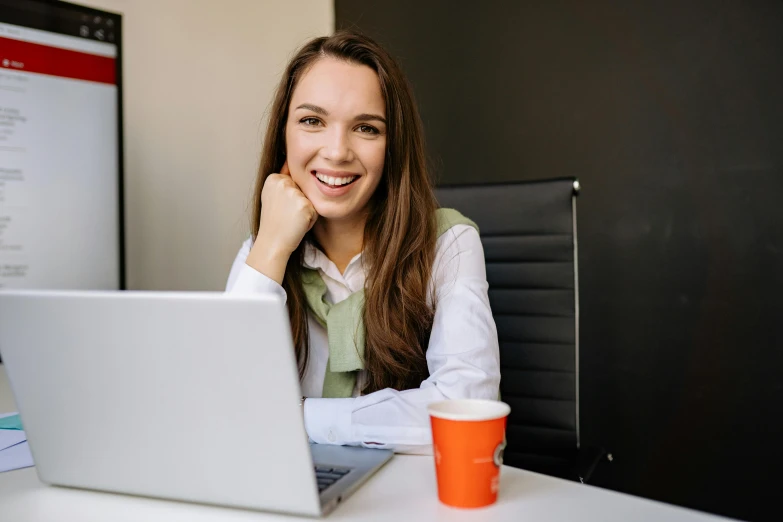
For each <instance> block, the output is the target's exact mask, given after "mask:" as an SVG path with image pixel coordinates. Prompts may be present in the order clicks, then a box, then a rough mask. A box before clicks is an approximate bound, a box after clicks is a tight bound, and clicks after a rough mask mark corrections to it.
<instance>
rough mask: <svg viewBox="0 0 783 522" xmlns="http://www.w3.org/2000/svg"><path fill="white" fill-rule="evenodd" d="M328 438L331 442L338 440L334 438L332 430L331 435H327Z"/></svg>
mask: <svg viewBox="0 0 783 522" xmlns="http://www.w3.org/2000/svg"><path fill="white" fill-rule="evenodd" d="M326 438H327V439H329V442H334V441H335V440H337V437H335V436H334V432H333V431H332V430H329V435H327V436H326Z"/></svg>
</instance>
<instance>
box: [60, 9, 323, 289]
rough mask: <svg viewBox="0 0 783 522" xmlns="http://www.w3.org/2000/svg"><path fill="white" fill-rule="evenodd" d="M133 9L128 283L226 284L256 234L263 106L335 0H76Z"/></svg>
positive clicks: (128, 82)
mask: <svg viewBox="0 0 783 522" xmlns="http://www.w3.org/2000/svg"><path fill="white" fill-rule="evenodd" d="M75 1H78V2H80V3H83V4H85V5H90V6H93V7H96V8H99V9H105V10H108V11H114V12H119V13H122V14H123V15H124V16H123V30H124V37H123V46H124V48H123V49H124V50H123V52H124V68H123V71H124V88H125V92H124V115H125V202H126V209H125V217H126V221H125V230H126V264H127V284H128V288H129V289H139V290H221V289H223V287H224V285H225V281H226V278H227V276H228V270H229V268H230V267H231V262H232V261H233V259H234V256H235V255H236V252H237V250H238V249H239V246H240V244H241V243H242V241H243V240H244V239H245V238H247V236H248V234H249V221H248V211H247V210H248V203H249V200H250V191H251V188H252V185H253V180H254V176H255V170H256V166H257V163H258V154H259V151H260V146H261V140H262V138H263V127H262V118H263V114H264V110H265V109H266V107H267V105H268V103H269V102H270V100H271V95H272V90H273V88H274V86H275V85H276V82H277V81H278V79H279V75H280V73H281V72H282V70H283V68H284V66H285V64H286V61H287V59H288V58H289V57H290V56H291V55H292V53H293V52H294V50H295V49H296V48H297V47H298V46H299V45H301V44H302V43H304V42H305V41H306V40H307V39H309V38H310V37H313V36H318V35H323V34H328V33H330V32H331V31H332V30H333V27H334V7H333V2H332V0H284V1H283V0H277V1H275V0H75Z"/></svg>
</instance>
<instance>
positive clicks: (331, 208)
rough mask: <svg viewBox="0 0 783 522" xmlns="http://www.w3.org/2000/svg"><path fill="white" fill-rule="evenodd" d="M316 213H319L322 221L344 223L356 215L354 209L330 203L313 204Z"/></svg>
mask: <svg viewBox="0 0 783 522" xmlns="http://www.w3.org/2000/svg"><path fill="white" fill-rule="evenodd" d="M313 207H314V208H315V211H316V212H318V216H319V218H321V219H329V220H335V221H342V220H345V219H350V218H351V216H352V215H354V214H356V213H355V212H353V209H351V208H346V206H345V205H334V204H329V203H313Z"/></svg>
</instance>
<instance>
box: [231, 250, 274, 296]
mask: <svg viewBox="0 0 783 522" xmlns="http://www.w3.org/2000/svg"><path fill="white" fill-rule="evenodd" d="M252 248H253V240H252V239H248V240H247V241H245V242H244V243H242V248H240V249H239V252H238V253H237V257H236V258H234V264H233V265H232V266H231V272H230V273H229V275H228V282H227V283H226V293H229V294H238V295H270V294H271V295H276V296H278V297H280V298H281V299H282V300H283V302H285V301H286V293H285V290H284V289H283V287H282V286H280V284H279V283H278V282H277V281H274V280H273V279H271V278H269V277H267V276H265V275H264V274H262V273H261V272H259V271H258V270H256V269H255V268H253V267H251V266H250V265H248V264H247V257H248V255H250V251H251V250H252Z"/></svg>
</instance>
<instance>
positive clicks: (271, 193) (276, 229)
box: [246, 162, 318, 284]
mask: <svg viewBox="0 0 783 522" xmlns="http://www.w3.org/2000/svg"><path fill="white" fill-rule="evenodd" d="M317 220H318V213H317V212H316V211H315V208H314V207H313V204H312V203H310V200H309V199H307V197H306V196H305V195H304V194H303V193H302V191H301V190H299V187H298V186H297V185H296V183H294V180H293V179H292V178H291V172H290V171H289V170H288V162H286V163H285V164H284V165H283V168H281V169H280V173H279V174H270V175H269V176H267V178H266V181H265V182H264V188H263V189H262V190H261V220H260V222H259V226H258V236H257V237H256V240H255V242H254V243H253V248H252V249H251V250H250V255H248V257H247V261H246V263H247V264H248V265H249V266H251V267H252V268H255V269H256V270H258V271H259V272H261V273H262V274H264V275H266V276H267V277H269V278H271V279H274V280H275V281H277V282H278V283H281V284H282V282H283V275H285V267H286V264H287V263H288V258H289V257H291V253H292V252H293V251H294V250H296V248H297V247H298V246H299V243H301V242H302V239H303V238H304V236H305V234H307V232H308V231H309V230H310V229H311V228H313V225H315V222H316V221H317Z"/></svg>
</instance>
